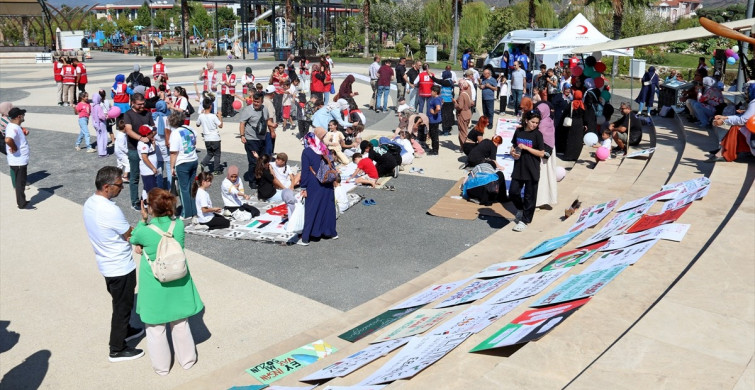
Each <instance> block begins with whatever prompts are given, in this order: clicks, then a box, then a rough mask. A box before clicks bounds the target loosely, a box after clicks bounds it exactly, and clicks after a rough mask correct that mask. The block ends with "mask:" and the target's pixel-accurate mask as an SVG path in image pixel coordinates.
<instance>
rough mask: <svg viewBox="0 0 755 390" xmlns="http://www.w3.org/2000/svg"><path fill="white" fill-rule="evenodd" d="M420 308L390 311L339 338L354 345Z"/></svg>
mask: <svg viewBox="0 0 755 390" xmlns="http://www.w3.org/2000/svg"><path fill="white" fill-rule="evenodd" d="M420 308H421V306H416V307H410V308H406V309H397V310H388V311H386V312H385V313H383V314H380V315H378V316H376V317H373V318H371V319H369V320H367V321H365V322H363V323H361V324H359V325H357V326H356V327H354V328H352V329H349V330H347V331H346V332H344V333H343V334H341V335H339V336H338V337H339V338H341V339H343V340H346V341H350V342H352V343H353V342H355V341H358V340H361V339H363V338H365V337H367V336H369V335H371V334H373V333H375V332H377V331H378V330H380V329H383V328H385V327H386V326H388V325H390V324H392V323H394V322H396V321H398V320H400V319H402V318H404V317H406V316H407V315H409V314H411V313H413V312H415V311H417V310H419V309H420Z"/></svg>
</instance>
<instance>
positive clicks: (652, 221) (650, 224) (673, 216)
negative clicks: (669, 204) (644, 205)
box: [627, 203, 692, 233]
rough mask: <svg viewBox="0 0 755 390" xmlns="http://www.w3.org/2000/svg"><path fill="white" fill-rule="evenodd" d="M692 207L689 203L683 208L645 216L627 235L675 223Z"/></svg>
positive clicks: (628, 230)
mask: <svg viewBox="0 0 755 390" xmlns="http://www.w3.org/2000/svg"><path fill="white" fill-rule="evenodd" d="M691 205H692V204H691V203H687V205H686V206H682V207H681V208H678V209H675V210H668V211H665V212H663V213H660V214H653V215H643V216H642V217H641V218H640V219H639V220H638V221H637V222H636V223H635V224H634V225H632V227H630V228H629V229H627V233H637V232H641V231H643V230H648V229H652V228H654V227H657V226H660V225H663V224H665V223H670V222H675V221H676V220H677V219H679V217H681V216H682V214H684V212H685V211H687V209H688V208H689V206H691Z"/></svg>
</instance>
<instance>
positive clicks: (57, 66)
mask: <svg viewBox="0 0 755 390" xmlns="http://www.w3.org/2000/svg"><path fill="white" fill-rule="evenodd" d="M63 65H65V57H59V58H58V60H57V61H55V62H53V63H52V74H53V76H54V77H55V84H56V85H57V87H58V105H59V106H62V105H63V75H62V74H61V72H62V71H63Z"/></svg>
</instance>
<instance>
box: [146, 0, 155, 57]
mask: <svg viewBox="0 0 755 390" xmlns="http://www.w3.org/2000/svg"><path fill="white" fill-rule="evenodd" d="M152 4H153V3H152V0H149V34H147V39H149V53H150V55H151V56H152V57H154V56H155V47H154V45H153V43H152V42H153V40H152V36H153V35H154V34H155V15H152Z"/></svg>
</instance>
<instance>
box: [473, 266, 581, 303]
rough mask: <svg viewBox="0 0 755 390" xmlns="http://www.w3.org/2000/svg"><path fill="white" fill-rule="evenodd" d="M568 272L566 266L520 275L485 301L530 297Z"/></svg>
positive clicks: (501, 301) (499, 301)
mask: <svg viewBox="0 0 755 390" xmlns="http://www.w3.org/2000/svg"><path fill="white" fill-rule="evenodd" d="M567 272H569V269H568V268H564V269H558V270H554V271H548V272H538V273H534V274H530V275H522V276H520V277H519V278H517V279H516V280H515V281H514V283H511V285H510V286H508V287H506V288H505V289H503V290H502V291H501V292H499V293H498V294H496V295H494V296H493V297H492V298H490V300H488V301H487V302H486V303H492V304H500V303H504V302H509V301H515V300H520V299H524V298H528V297H531V296H533V295H535V294H538V293H540V291H543V290H545V288H546V287H548V286H550V284H551V283H553V282H555V281H556V279H558V278H560V277H561V276H563V275H564V274H565V273H567Z"/></svg>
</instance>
